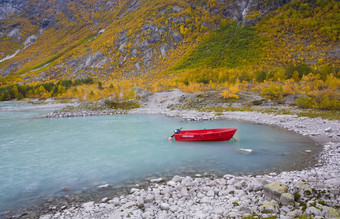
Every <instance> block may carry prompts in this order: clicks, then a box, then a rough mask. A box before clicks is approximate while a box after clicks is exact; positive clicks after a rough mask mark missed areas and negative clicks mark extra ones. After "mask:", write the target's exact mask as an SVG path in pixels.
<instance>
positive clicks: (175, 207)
mask: <svg viewBox="0 0 340 219" xmlns="http://www.w3.org/2000/svg"><path fill="white" fill-rule="evenodd" d="M177 210H178V207H177V206H176V205H171V207H170V211H172V212H174V213H175V212H177Z"/></svg>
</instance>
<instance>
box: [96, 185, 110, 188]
mask: <svg viewBox="0 0 340 219" xmlns="http://www.w3.org/2000/svg"><path fill="white" fill-rule="evenodd" d="M110 187H111V185H110V184H104V185H100V186H98V187H97V189H107V188H110Z"/></svg>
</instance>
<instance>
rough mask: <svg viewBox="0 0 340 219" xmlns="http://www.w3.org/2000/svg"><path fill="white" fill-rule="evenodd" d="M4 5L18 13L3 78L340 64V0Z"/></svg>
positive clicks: (234, 74)
mask: <svg viewBox="0 0 340 219" xmlns="http://www.w3.org/2000/svg"><path fill="white" fill-rule="evenodd" d="M18 5H19V6H20V7H18ZM21 7H22V8H24V9H22V10H18V8H21ZM0 8H1V10H2V11H4V10H5V9H6V8H7V9H8V11H9V12H10V14H9V13H8V14H6V15H5V14H4V15H3V16H2V17H1V18H0V19H1V20H0V27H1V33H0V36H1V37H0V39H1V41H0V75H1V78H0V82H1V84H2V85H8V84H13V83H17V82H18V83H32V82H43V81H51V80H52V81H55V80H60V79H81V78H87V77H92V78H97V79H98V80H107V79H112V78H121V77H127V78H135V77H137V78H138V77H143V76H144V75H155V76H156V77H163V76H162V75H164V74H169V73H171V75H180V80H182V82H185V83H188V82H204V83H209V81H213V82H217V83H223V82H225V81H230V82H233V81H235V80H237V79H238V80H241V81H242V80H248V81H251V80H252V79H254V78H257V77H259V74H264V73H263V72H265V74H266V77H267V78H274V79H277V78H280V77H281V78H282V77H285V76H284V73H283V72H284V71H285V69H286V68H287V67H288V66H289V65H291V64H295V63H306V64H307V65H310V66H312V67H313V68H315V69H317V68H318V66H319V65H327V64H328V65H329V64H330V65H332V66H335V67H338V66H339V56H340V55H339V46H338V45H339V37H338V35H339V26H340V24H339V20H340V18H339V13H338V12H339V2H337V1H329V0H317V1H305V0H295V1H292V2H289V1H285V0H272V1H258V0H252V1H251V0H242V1H236V0H234V1H223V0H221V1H216V0H209V1H198V0H188V1H179V0H166V1H161V0H153V1H150V0H135V1H122V0H115V1H107V0H101V1H96V2H93V1H90V0H47V1H44V2H41V1H37V0H30V1H28V3H27V5H25V4H24V3H23V2H22V1H15V0H12V1H9V2H8V3H6V4H4V3H1V4H0ZM9 9H10V10H9ZM161 73H162V74H161ZM333 73H334V71H333ZM335 73H337V72H335ZM286 78H287V77H286ZM178 83H181V81H179V82H178Z"/></svg>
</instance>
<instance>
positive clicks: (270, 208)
mask: <svg viewBox="0 0 340 219" xmlns="http://www.w3.org/2000/svg"><path fill="white" fill-rule="evenodd" d="M259 210H260V211H261V212H262V213H265V214H271V213H277V206H276V205H275V204H274V203H273V202H265V203H264V204H263V205H261V206H260V207H259Z"/></svg>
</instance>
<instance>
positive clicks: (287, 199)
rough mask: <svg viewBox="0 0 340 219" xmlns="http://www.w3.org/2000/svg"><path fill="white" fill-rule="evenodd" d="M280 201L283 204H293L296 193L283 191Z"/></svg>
mask: <svg viewBox="0 0 340 219" xmlns="http://www.w3.org/2000/svg"><path fill="white" fill-rule="evenodd" d="M280 203H281V204H282V205H283V206H287V205H293V206H294V203H295V200H294V195H292V194H290V193H283V194H282V195H281V197H280Z"/></svg>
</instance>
